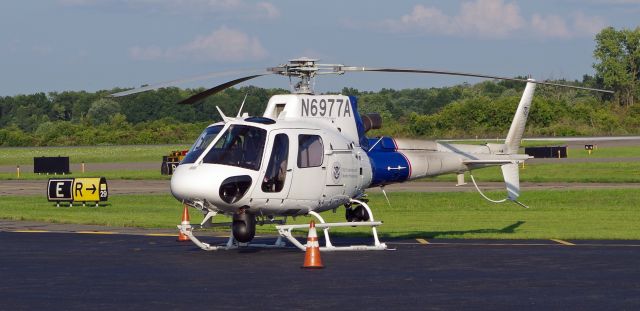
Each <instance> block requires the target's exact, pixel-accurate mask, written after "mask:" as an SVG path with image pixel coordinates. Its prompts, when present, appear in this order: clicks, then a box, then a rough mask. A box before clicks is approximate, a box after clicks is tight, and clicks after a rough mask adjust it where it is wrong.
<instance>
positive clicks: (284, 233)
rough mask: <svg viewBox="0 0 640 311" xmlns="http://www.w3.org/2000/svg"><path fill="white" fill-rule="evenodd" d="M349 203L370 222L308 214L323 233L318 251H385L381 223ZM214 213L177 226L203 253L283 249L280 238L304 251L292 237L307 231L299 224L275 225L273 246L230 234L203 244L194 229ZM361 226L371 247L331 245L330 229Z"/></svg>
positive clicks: (366, 206) (222, 224) (301, 245)
mask: <svg viewBox="0 0 640 311" xmlns="http://www.w3.org/2000/svg"><path fill="white" fill-rule="evenodd" d="M350 201H351V203H357V204H360V205H362V206H363V207H364V208H365V209H366V211H367V213H369V219H370V221H364V222H337V223H327V222H325V221H324V218H322V216H320V214H318V213H316V212H314V211H311V212H309V215H311V216H314V217H315V218H317V219H318V221H319V222H320V223H318V224H316V228H318V229H322V230H323V233H324V240H325V246H322V247H320V251H325V252H327V251H370V250H386V249H387V245H386V244H385V243H380V240H379V239H378V231H377V230H376V227H377V226H379V225H382V222H381V221H374V219H373V213H372V212H371V209H370V208H369V206H368V205H367V204H366V203H364V202H362V201H359V200H353V199H352V200H350ZM215 215H216V213H215V212H209V213H208V214H207V216H206V217H205V219H204V220H203V222H202V224H200V225H195V226H192V225H191V224H185V225H178V229H179V230H180V232H182V234H184V235H186V236H187V237H189V239H190V240H191V241H192V242H193V243H194V244H196V245H197V246H198V247H200V248H201V249H203V250H205V251H215V250H230V249H236V248H238V247H244V246H249V247H262V248H284V247H286V243H285V242H284V241H283V239H282V238H286V239H287V240H288V241H289V242H291V244H293V245H294V246H295V247H297V248H299V249H300V250H302V251H305V250H306V245H305V244H302V243H300V242H299V241H298V240H297V239H296V238H295V237H294V236H293V233H292V231H293V230H294V229H308V228H309V225H307V224H300V225H285V224H281V225H276V229H278V234H279V236H278V239H277V240H276V242H275V243H274V244H251V243H240V242H238V241H237V240H236V239H234V237H233V234H231V236H229V240H228V241H227V243H226V244H225V245H211V244H209V243H205V242H202V241H200V239H198V238H197V237H196V236H195V235H194V234H193V231H194V228H196V227H200V228H202V227H207V225H206V222H207V221H208V220H209V219H211V218H212V217H213V216H215ZM214 225H215V226H227V225H230V224H228V223H217V224H214ZM363 226H368V227H371V232H372V235H373V245H349V246H335V245H333V243H331V238H330V236H329V229H330V228H335V227H363Z"/></svg>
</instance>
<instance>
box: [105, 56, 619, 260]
mask: <svg viewBox="0 0 640 311" xmlns="http://www.w3.org/2000/svg"><path fill="white" fill-rule="evenodd" d="M317 61H318V60H317V59H311V58H306V57H303V58H297V59H292V60H289V62H288V63H286V64H281V65H279V66H276V67H271V68H267V69H266V71H263V72H258V73H252V74H249V75H245V76H242V77H240V78H237V79H234V80H231V81H229V82H225V83H223V84H220V85H217V86H215V87H213V88H210V89H207V90H205V91H203V92H200V93H197V94H195V95H193V96H191V97H189V98H187V99H185V100H183V101H181V102H179V103H178V104H194V103H197V102H200V101H202V100H203V99H205V98H206V97H208V96H211V95H214V94H216V93H218V92H220V91H222V90H224V89H226V88H229V87H232V86H234V85H236V84H239V83H242V82H245V81H247V80H250V79H254V78H258V77H261V76H265V75H281V76H285V77H288V78H289V79H290V80H291V79H298V81H297V83H295V84H292V89H293V90H292V92H291V94H281V95H274V96H272V97H271V98H270V99H269V102H268V103H267V106H266V109H265V111H264V113H263V115H262V116H249V115H248V114H247V113H242V107H243V106H244V101H243V103H242V105H241V107H240V111H239V112H238V113H237V115H236V116H235V117H230V116H227V115H225V114H224V113H223V112H222V111H221V110H220V108H218V107H217V109H218V112H219V113H220V115H221V117H222V121H221V122H217V123H213V124H211V125H209V126H208V127H207V128H205V129H204V130H203V132H202V134H201V135H200V136H199V137H198V138H197V139H196V141H195V143H194V144H193V146H192V147H191V148H190V149H189V151H188V153H187V154H186V156H185V157H184V159H183V160H182V161H181V162H180V164H179V165H178V166H177V167H176V169H175V170H174V172H173V175H172V177H171V193H172V195H173V196H174V197H175V198H176V199H177V200H178V201H180V202H182V203H183V204H184V205H186V206H188V207H192V208H195V209H197V210H199V211H200V212H202V213H203V215H204V219H203V220H202V222H201V223H200V224H190V223H187V224H181V225H178V229H179V230H180V231H181V232H182V233H183V234H185V235H186V236H188V237H189V239H190V240H191V241H192V242H193V243H195V244H196V245H197V246H198V247H200V248H202V249H203V250H218V249H233V248H237V247H241V246H261V247H285V246H286V243H285V241H284V239H286V240H287V241H289V242H290V243H291V244H292V245H294V246H295V247H297V248H299V249H301V250H305V245H303V244H302V243H300V242H299V241H298V240H297V239H296V238H295V237H294V235H293V233H292V232H293V230H296V229H304V228H308V225H304V224H301V225H298V224H290V225H288V224H287V223H286V222H287V220H288V218H289V217H297V216H312V217H315V218H317V220H318V221H319V223H318V224H317V225H316V227H318V228H319V229H322V230H323V233H324V240H325V241H324V244H325V245H324V246H322V247H321V248H320V250H321V251H342V250H384V249H387V245H386V244H385V243H382V242H380V239H379V237H378V233H377V230H376V228H377V227H378V226H380V225H382V222H380V221H376V220H375V219H374V215H373V212H372V209H371V207H370V206H369V205H368V203H367V202H368V200H367V193H366V190H367V189H369V188H374V187H381V188H382V190H383V193H384V195H385V197H386V192H384V186H386V185H389V184H394V183H402V182H406V181H409V180H414V179H418V178H423V177H430V176H437V175H442V174H452V173H453V174H457V181H458V185H462V184H465V181H464V174H465V172H470V171H472V170H475V169H480V168H485V167H490V166H500V168H501V171H502V175H503V178H504V183H505V189H506V197H505V198H504V199H501V200H493V199H490V198H489V197H487V196H486V195H485V194H484V193H483V192H482V191H481V190H480V188H479V187H478V185H477V183H476V181H475V179H474V178H473V175H471V180H472V181H473V183H474V185H475V187H476V189H477V191H478V192H479V193H480V194H481V196H482V197H484V198H485V199H487V200H489V201H491V202H495V203H503V202H514V203H516V204H518V205H520V206H523V207H526V205H524V204H523V203H521V202H519V201H518V200H517V199H518V197H519V195H520V178H519V164H520V163H522V162H523V161H525V160H527V159H529V158H531V157H530V156H528V155H526V154H520V153H518V152H519V148H520V142H521V139H522V136H523V133H524V130H525V125H526V122H527V117H528V115H529V111H530V109H531V103H532V98H533V94H534V91H535V88H536V85H537V84H544V85H554V86H561V87H569V88H576V89H583V90H590V91H598V92H611V91H607V90H600V89H593V88H586V87H579V86H570V85H564V84H558V83H552V82H544V81H536V80H534V79H530V78H529V79H520V78H507V77H497V76H491V75H484V74H473V73H463V72H453V71H440V70H425V69H411V68H372V67H357V66H345V65H342V64H320V63H318V62H317ZM347 72H378V73H381V72H386V73H419V74H438V75H454V76H466V77H478V78H487V79H498V80H508V81H519V82H523V83H526V86H525V88H524V92H523V94H522V97H521V99H520V102H519V104H518V107H517V109H516V112H515V115H514V117H513V121H512V123H511V126H510V128H509V132H508V134H507V136H506V139H505V141H504V143H502V144H499V143H487V144H485V145H468V144H455V143H449V142H444V141H428V140H416V139H400V138H392V137H385V136H383V137H367V132H368V131H369V130H372V129H379V128H381V127H382V118H381V117H380V115H379V114H375V113H369V114H360V113H359V112H358V100H357V98H356V97H354V96H345V95H316V94H314V90H313V87H312V86H313V83H312V81H313V80H314V79H315V78H316V77H317V76H319V75H325V74H337V75H342V74H345V73H347ZM215 75H217V74H215ZM211 76H214V75H209V76H207V77H211ZM184 81H185V80H177V81H172V82H168V83H162V84H157V85H151V86H145V87H142V88H138V89H133V90H128V91H124V92H119V93H116V94H112V96H115V97H118V96H125V95H129V94H135V93H139V92H144V91H148V90H152V89H157V88H161V87H166V86H170V85H172V84H174V83H182V82H184ZM245 100H246V97H245ZM387 200H388V198H387ZM341 207H344V208H345V218H346V219H345V220H346V221H345V222H336V223H327V222H326V221H325V220H324V218H323V217H322V216H321V215H320V213H322V212H325V211H329V210H333V211H336V210H337V209H338V208H341ZM217 215H226V216H231V218H232V220H231V222H222V223H213V217H215V216H217ZM265 224H274V225H275V226H276V229H277V230H278V238H277V240H276V241H275V243H273V244H252V243H251V241H252V240H253V238H254V237H255V232H256V226H257V225H265ZM211 226H228V227H230V229H231V230H230V231H231V234H230V236H229V240H228V241H227V243H226V244H224V245H212V244H209V243H206V242H203V241H201V240H200V239H199V238H197V237H196V236H195V234H194V231H196V230H197V229H201V228H206V227H211ZM357 226H365V227H370V228H371V232H372V238H373V242H372V244H371V245H349V246H336V245H334V244H333V243H332V242H331V239H330V235H329V230H330V229H331V228H335V227H357Z"/></svg>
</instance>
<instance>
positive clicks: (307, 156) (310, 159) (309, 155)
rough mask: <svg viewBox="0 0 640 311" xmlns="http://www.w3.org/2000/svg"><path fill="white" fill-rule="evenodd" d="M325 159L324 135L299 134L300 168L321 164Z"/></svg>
mask: <svg viewBox="0 0 640 311" xmlns="http://www.w3.org/2000/svg"><path fill="white" fill-rule="evenodd" d="M323 159H324V147H323V145H322V137H320V136H318V135H298V167H299V168H305V167H316V166H321V165H322V160H323Z"/></svg>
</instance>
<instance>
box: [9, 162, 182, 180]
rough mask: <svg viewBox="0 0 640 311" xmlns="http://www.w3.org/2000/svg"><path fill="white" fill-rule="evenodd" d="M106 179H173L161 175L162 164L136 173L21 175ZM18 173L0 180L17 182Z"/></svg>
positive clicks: (26, 176)
mask: <svg viewBox="0 0 640 311" xmlns="http://www.w3.org/2000/svg"><path fill="white" fill-rule="evenodd" d="M63 176H64V177H105V178H106V179H107V180H113V179H134V180H143V179H152V180H165V179H166V180H168V179H171V176H169V175H161V174H160V164H159V163H158V169H154V170H135V171H133V170H132V171H120V170H109V171H87V172H86V173H75V172H72V173H71V174H68V175H38V174H34V173H24V172H21V173H20V178H19V179H20V180H47V179H49V178H56V177H63ZM16 179H18V178H17V175H16V173H0V180H16Z"/></svg>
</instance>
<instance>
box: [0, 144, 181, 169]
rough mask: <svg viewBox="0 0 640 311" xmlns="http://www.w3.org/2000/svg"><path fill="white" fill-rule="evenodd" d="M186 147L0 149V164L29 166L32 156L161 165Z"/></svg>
mask: <svg viewBox="0 0 640 311" xmlns="http://www.w3.org/2000/svg"><path fill="white" fill-rule="evenodd" d="M189 147H190V146H188V145H130V146H80V147H3V148H0V165H27V164H33V158H34V157H42V156H47V157H57V156H65V157H69V161H70V162H71V163H82V162H83V161H84V162H85V163H108V162H147V161H158V163H160V162H162V156H164V155H168V154H169V153H170V152H171V151H174V150H185V149H189Z"/></svg>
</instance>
